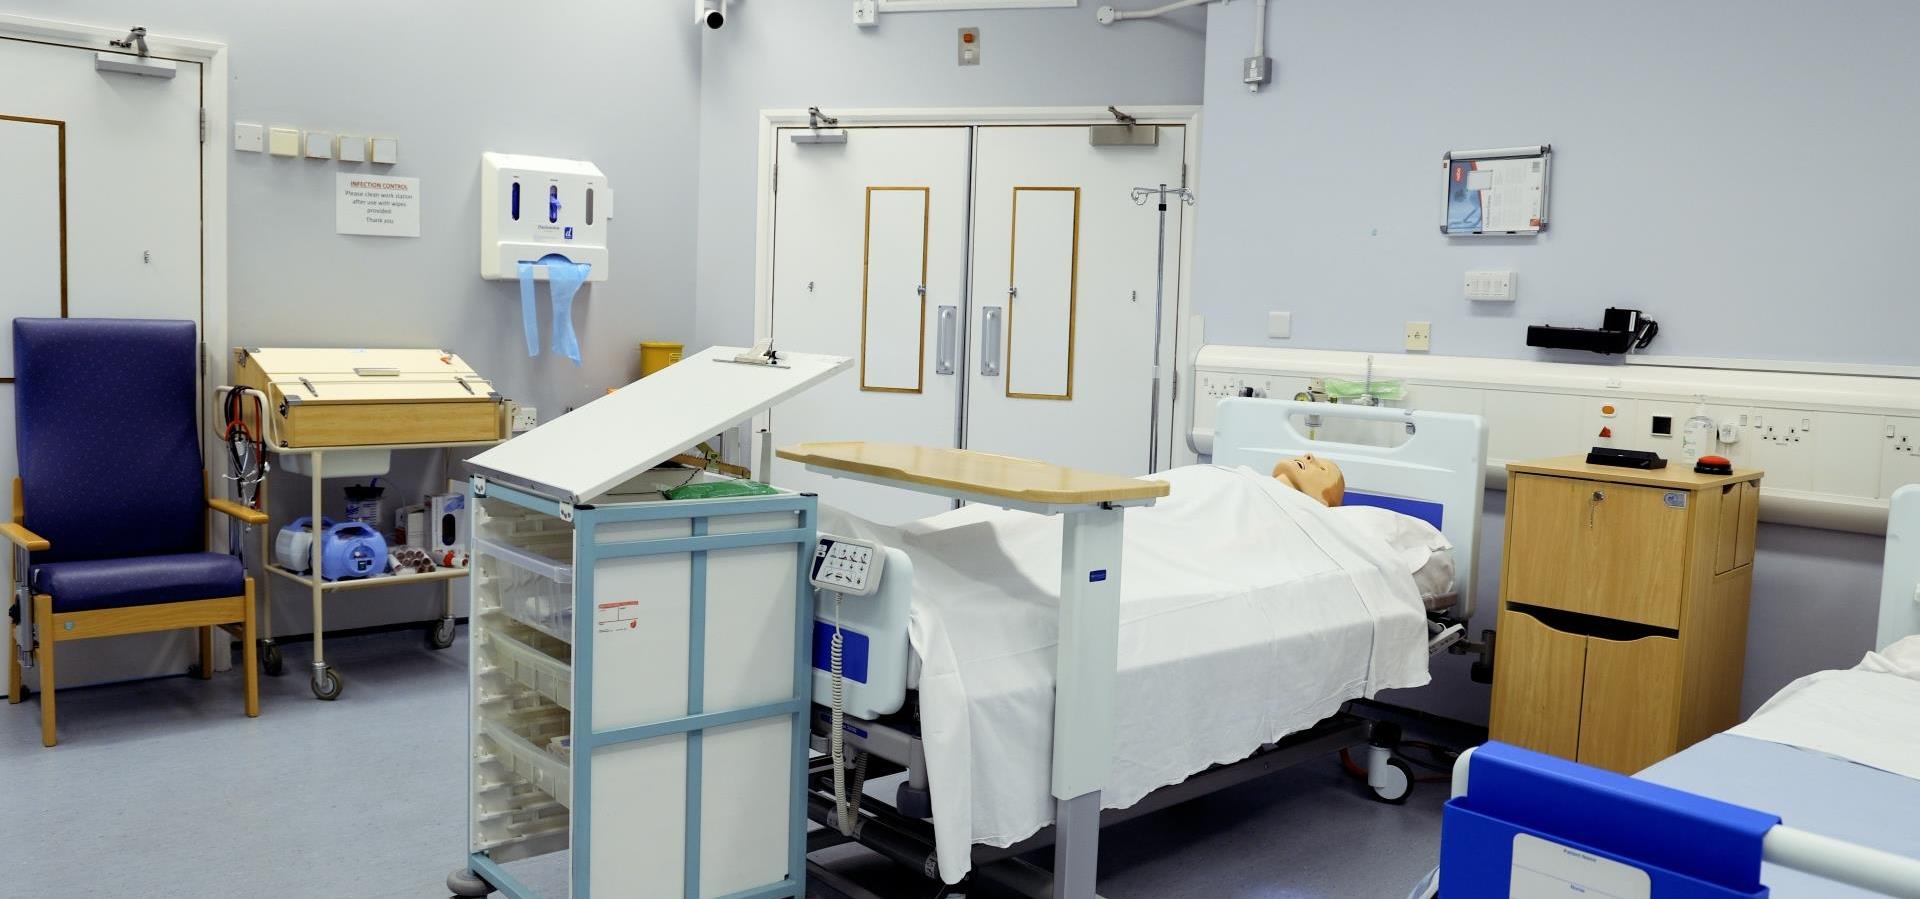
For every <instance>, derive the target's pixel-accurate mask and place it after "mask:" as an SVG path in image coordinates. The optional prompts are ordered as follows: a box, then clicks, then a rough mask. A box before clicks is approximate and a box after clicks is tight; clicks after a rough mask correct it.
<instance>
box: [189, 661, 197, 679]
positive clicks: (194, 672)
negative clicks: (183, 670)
mask: <svg viewBox="0 0 1920 899" xmlns="http://www.w3.org/2000/svg"><path fill="white" fill-rule="evenodd" d="M187 676H188V677H195V678H197V677H199V676H200V663H199V662H194V663H192V664H190V665H188V666H187Z"/></svg>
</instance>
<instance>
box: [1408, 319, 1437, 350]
mask: <svg viewBox="0 0 1920 899" xmlns="http://www.w3.org/2000/svg"><path fill="white" fill-rule="evenodd" d="M1406 347H1407V349H1408V350H1409V351H1412V352H1416V353H1424V352H1426V351H1428V350H1430V349H1433V322H1407V340H1406Z"/></svg>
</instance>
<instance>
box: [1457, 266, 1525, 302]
mask: <svg viewBox="0 0 1920 899" xmlns="http://www.w3.org/2000/svg"><path fill="white" fill-rule="evenodd" d="M1515 286H1516V279H1515V276H1514V273H1513V271H1512V270H1511V269H1500V270H1481V271H1471V272H1468V273H1467V277H1466V284H1465V288H1466V291H1465V293H1466V297H1467V299H1469V300H1485V301H1493V302H1506V303H1511V302H1513V292H1514V287H1515Z"/></svg>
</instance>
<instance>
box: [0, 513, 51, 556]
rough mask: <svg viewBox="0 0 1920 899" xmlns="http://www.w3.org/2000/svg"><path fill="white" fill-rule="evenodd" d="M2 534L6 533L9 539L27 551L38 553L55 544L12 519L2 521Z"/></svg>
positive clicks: (0, 526)
mask: <svg viewBox="0 0 1920 899" xmlns="http://www.w3.org/2000/svg"><path fill="white" fill-rule="evenodd" d="M0 534H5V535H6V537H7V539H8V540H11V541H13V545H15V546H18V547H20V548H21V549H24V550H26V551H27V552H34V553H37V552H41V551H43V550H45V549H47V548H49V547H51V546H53V544H51V543H48V542H47V538H45V537H42V536H40V535H39V534H36V533H34V532H32V531H29V530H27V529H26V527H24V526H22V525H18V524H14V523H13V522H11V521H0Z"/></svg>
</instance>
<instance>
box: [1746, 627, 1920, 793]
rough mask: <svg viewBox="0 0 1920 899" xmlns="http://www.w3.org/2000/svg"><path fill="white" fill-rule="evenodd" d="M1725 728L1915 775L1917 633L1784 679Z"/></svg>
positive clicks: (1919, 696)
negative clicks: (1847, 664) (1856, 658)
mask: <svg viewBox="0 0 1920 899" xmlns="http://www.w3.org/2000/svg"><path fill="white" fill-rule="evenodd" d="M1727 733H1730V734H1735V735H1738V736H1742V737H1749V738H1752V739H1756V740H1768V741H1771V742H1774V743H1784V744H1786V745H1788V746H1797V747H1799V748H1801V749H1810V750H1812V751H1814V752H1819V753H1823V754H1826V755H1831V756H1835V757H1837V758H1842V759H1846V760H1848V761H1851V762H1854V763H1856V764H1860V765H1866V766H1868V767H1870V768H1878V769H1880V770H1882V771H1886V772H1889V773H1892V774H1898V775H1900V776H1902V777H1906V778H1911V779H1914V780H1920V636H1912V637H1908V638H1906V639H1904V640H1900V641H1898V642H1896V643H1894V644H1893V645H1891V646H1888V647H1887V648H1886V649H1885V650H1882V651H1881V652H1870V653H1867V655H1866V658H1864V659H1861V660H1860V664H1859V665H1856V666H1854V667H1853V668H1852V669H1850V670H1846V671H1820V672H1816V673H1814V674H1809V675H1807V676H1806V677H1803V678H1800V679H1799V680H1796V681H1794V682H1793V683H1791V684H1788V685H1787V686H1786V687H1784V688H1783V689H1781V691H1780V692H1778V693H1775V694H1774V696H1773V698H1772V699H1769V700H1767V702H1766V704H1765V705H1763V706H1761V707H1760V709H1759V710H1758V711H1756V712H1754V713H1753V717H1752V718H1749V719H1747V721H1746V722H1745V723H1743V724H1740V725H1738V726H1736V727H1734V728H1733V729H1732V730H1729V731H1727Z"/></svg>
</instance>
